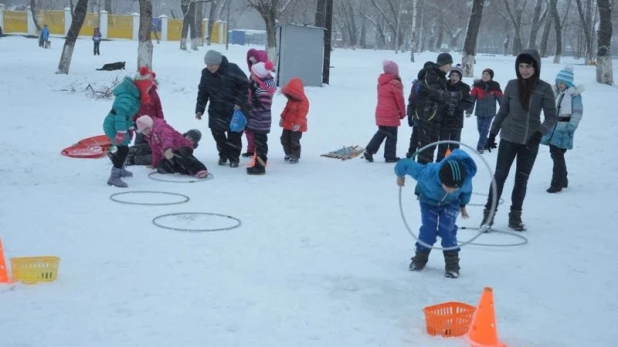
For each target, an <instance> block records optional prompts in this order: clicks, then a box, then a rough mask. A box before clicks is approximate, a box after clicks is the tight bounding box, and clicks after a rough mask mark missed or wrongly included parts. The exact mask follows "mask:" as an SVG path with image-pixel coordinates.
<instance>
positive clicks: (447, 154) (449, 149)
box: [444, 147, 451, 157]
mask: <svg viewBox="0 0 618 347" xmlns="http://www.w3.org/2000/svg"><path fill="white" fill-rule="evenodd" d="M449 155H451V148H450V147H449V148H447V149H446V153H444V157H448V156H449Z"/></svg>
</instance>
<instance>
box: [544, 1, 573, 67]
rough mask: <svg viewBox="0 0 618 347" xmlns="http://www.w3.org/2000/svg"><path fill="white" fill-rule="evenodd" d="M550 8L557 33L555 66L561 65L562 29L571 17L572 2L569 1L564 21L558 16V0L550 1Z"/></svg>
mask: <svg viewBox="0 0 618 347" xmlns="http://www.w3.org/2000/svg"><path fill="white" fill-rule="evenodd" d="M549 6H550V12H551V16H552V18H553V20H554V31H555V32H556V51H555V52H554V64H560V58H561V57H562V28H563V27H564V21H565V20H566V19H567V17H568V15H569V8H570V7H571V0H569V3H568V5H567V9H566V12H565V15H564V20H563V21H560V15H559V14H558V0H550V1H549Z"/></svg>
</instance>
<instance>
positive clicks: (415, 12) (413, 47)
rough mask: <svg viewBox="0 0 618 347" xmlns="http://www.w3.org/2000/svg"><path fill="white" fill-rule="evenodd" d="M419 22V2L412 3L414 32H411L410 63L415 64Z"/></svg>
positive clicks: (412, 27)
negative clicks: (417, 24) (417, 25)
mask: <svg viewBox="0 0 618 347" xmlns="http://www.w3.org/2000/svg"><path fill="white" fill-rule="evenodd" d="M417 21H418V0H413V1H412V26H411V27H410V28H411V29H412V32H410V61H411V62H413V63H414V51H416V22H417Z"/></svg>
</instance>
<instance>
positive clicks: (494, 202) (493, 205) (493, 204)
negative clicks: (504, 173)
mask: <svg viewBox="0 0 618 347" xmlns="http://www.w3.org/2000/svg"><path fill="white" fill-rule="evenodd" d="M441 143H452V144H458V145H460V146H463V147H466V148H468V149H470V150H471V151H473V152H476V149H475V148H473V147H471V146H468V145H466V144H465V143H463V142H459V141H452V140H440V141H436V142H433V143H430V144H428V145H426V146H424V147H422V148H419V149H417V150H416V152H415V153H414V155H412V158H411V159H412V160H414V158H415V157H416V155H417V154H418V153H420V152H422V151H424V150H426V149H427V148H430V147H433V146H436V145H439V144H441ZM479 157H480V158H481V161H482V162H483V164H485V167H486V168H487V170H488V171H489V173H490V175H491V177H492V179H491V190H492V192H493V194H492V199H491V210H490V211H491V212H490V215H489V216H488V218H487V220H491V219H492V218H493V217H494V214H495V211H496V207H497V206H498V201H497V200H498V199H496V195H497V192H498V187H497V186H496V180H495V179H494V178H493V176H494V172H493V171H492V170H491V167H490V166H489V163H488V162H487V160H486V159H485V158H483V157H482V156H479ZM402 192H403V187H399V212H400V214H401V219H402V220H403V225H404V226H405V227H406V230H408V233H409V234H410V235H411V236H412V237H413V238H414V239H415V240H416V242H418V243H419V244H420V245H422V246H423V247H426V248H429V249H436V250H440V251H454V250H457V249H459V248H461V247H463V246H466V245H469V244H471V243H472V242H474V240H476V239H478V238H479V237H481V235H483V234H484V233H485V232H486V231H487V230H489V225H487V224H484V225H481V227H480V228H479V232H478V234H476V235H475V236H474V237H472V238H471V239H470V240H468V241H465V242H457V243H458V245H457V246H453V247H436V246H432V245H430V244H427V243H425V242H423V241H421V240H419V238H418V236H416V234H415V233H414V232H413V231H412V229H411V228H410V226H409V225H408V221H407V220H406V216H405V213H404V212H403V202H402V199H401V196H402Z"/></svg>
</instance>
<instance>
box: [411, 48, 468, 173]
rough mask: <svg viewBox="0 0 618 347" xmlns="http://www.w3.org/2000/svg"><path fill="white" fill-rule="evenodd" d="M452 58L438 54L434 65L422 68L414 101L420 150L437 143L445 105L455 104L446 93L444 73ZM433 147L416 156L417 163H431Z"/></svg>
mask: <svg viewBox="0 0 618 347" xmlns="http://www.w3.org/2000/svg"><path fill="white" fill-rule="evenodd" d="M452 65H453V57H451V55H450V54H448V53H440V54H439V55H438V59H437V60H436V63H435V64H433V63H432V64H431V65H429V66H427V67H426V68H424V69H423V70H422V71H421V72H422V74H423V83H422V84H421V87H420V89H419V92H418V96H417V100H416V111H415V117H416V119H417V120H418V126H419V129H418V147H419V148H422V147H424V146H426V145H428V144H430V143H433V142H436V141H438V138H439V136H440V118H441V115H442V113H443V110H444V108H445V107H446V106H447V105H451V104H454V103H456V102H457V101H458V100H457V101H455V100H452V99H453V97H451V94H450V93H449V92H447V91H446V73H447V72H448V71H450V70H451V66H452ZM434 151H435V147H432V148H429V149H426V150H424V151H422V152H420V153H419V154H418V157H417V158H418V159H417V161H418V162H419V163H421V164H426V163H431V162H433V154H434Z"/></svg>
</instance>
